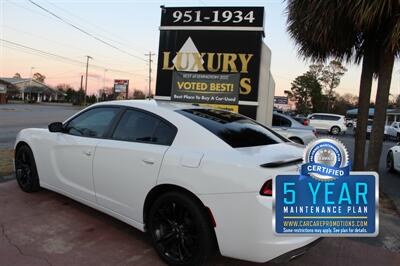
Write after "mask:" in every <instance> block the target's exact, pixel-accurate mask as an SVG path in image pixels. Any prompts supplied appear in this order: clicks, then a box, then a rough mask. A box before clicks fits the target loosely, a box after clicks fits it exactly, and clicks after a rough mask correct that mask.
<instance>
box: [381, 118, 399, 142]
mask: <svg viewBox="0 0 400 266" xmlns="http://www.w3.org/2000/svg"><path fill="white" fill-rule="evenodd" d="M385 137H386V138H389V139H395V140H397V141H400V122H393V123H392V124H391V125H390V126H385Z"/></svg>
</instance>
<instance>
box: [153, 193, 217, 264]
mask: <svg viewBox="0 0 400 266" xmlns="http://www.w3.org/2000/svg"><path fill="white" fill-rule="evenodd" d="M147 225H148V230H149V233H150V235H151V239H152V242H153V246H154V247H155V249H156V251H157V253H158V255H159V256H160V257H161V259H162V260H164V261H165V262H166V263H167V264H168V265H200V264H202V263H203V262H204V261H205V260H206V259H207V258H208V257H209V256H210V255H212V253H213V252H214V250H215V242H216V241H215V235H214V232H213V231H212V230H213V228H212V226H211V223H210V217H209V216H208V213H207V211H206V208H205V207H204V206H203V205H201V204H199V203H198V202H197V201H196V200H195V199H193V198H192V197H191V196H189V195H186V194H184V193H180V192H167V193H165V194H163V195H161V196H160V197H159V198H158V199H157V200H156V201H155V202H154V204H153V205H152V207H151V209H150V212H149V216H148V223H147Z"/></svg>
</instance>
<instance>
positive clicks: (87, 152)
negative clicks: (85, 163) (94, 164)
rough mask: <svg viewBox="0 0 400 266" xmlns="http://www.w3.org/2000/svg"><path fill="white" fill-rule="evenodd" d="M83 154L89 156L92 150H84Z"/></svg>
mask: <svg viewBox="0 0 400 266" xmlns="http://www.w3.org/2000/svg"><path fill="white" fill-rule="evenodd" d="M83 154H85V155H86V156H91V155H92V152H91V151H84V152H83Z"/></svg>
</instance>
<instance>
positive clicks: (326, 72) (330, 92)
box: [321, 60, 347, 112]
mask: <svg viewBox="0 0 400 266" xmlns="http://www.w3.org/2000/svg"><path fill="white" fill-rule="evenodd" d="M346 71H347V69H346V68H345V67H344V66H343V65H342V63H341V62H339V61H336V60H332V61H331V62H330V63H329V64H328V65H327V66H324V68H323V69H322V74H321V75H322V77H321V81H322V84H323V85H324V87H325V94H326V95H327V98H328V101H327V107H328V112H330V111H331V110H332V102H333V100H334V99H333V98H334V89H335V88H336V87H337V86H339V84H340V78H341V77H342V76H343V75H344V73H345V72H346Z"/></svg>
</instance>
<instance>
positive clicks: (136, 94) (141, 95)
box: [133, 90, 146, 99]
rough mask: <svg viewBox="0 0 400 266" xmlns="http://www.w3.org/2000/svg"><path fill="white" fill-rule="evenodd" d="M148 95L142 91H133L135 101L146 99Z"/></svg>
mask: <svg viewBox="0 0 400 266" xmlns="http://www.w3.org/2000/svg"><path fill="white" fill-rule="evenodd" d="M145 98H146V95H145V94H144V92H143V91H141V90H134V91H133V99H145Z"/></svg>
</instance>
